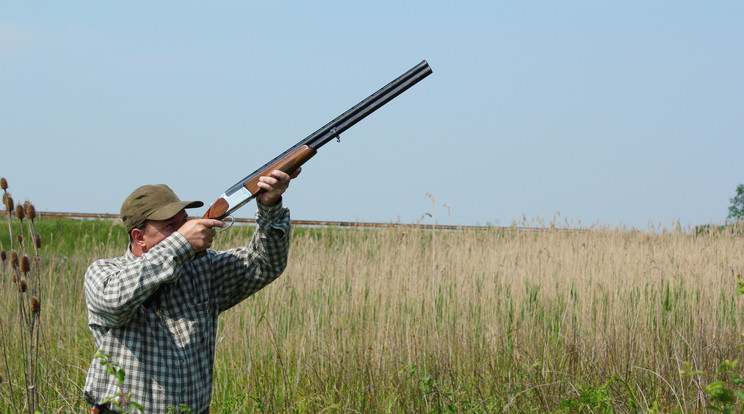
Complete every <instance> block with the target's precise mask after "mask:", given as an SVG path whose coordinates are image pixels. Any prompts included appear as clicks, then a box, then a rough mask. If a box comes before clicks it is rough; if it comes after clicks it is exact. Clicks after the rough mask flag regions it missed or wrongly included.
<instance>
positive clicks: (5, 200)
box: [3, 193, 15, 211]
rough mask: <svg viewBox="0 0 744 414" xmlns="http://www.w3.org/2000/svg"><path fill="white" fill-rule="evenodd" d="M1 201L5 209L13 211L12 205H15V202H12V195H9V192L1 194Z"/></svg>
mask: <svg viewBox="0 0 744 414" xmlns="http://www.w3.org/2000/svg"><path fill="white" fill-rule="evenodd" d="M3 203H4V204H5V209H6V210H8V211H13V207H15V204H14V203H13V197H11V196H10V194H9V193H4V194H3Z"/></svg>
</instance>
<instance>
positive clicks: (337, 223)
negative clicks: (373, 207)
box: [37, 211, 548, 231]
mask: <svg viewBox="0 0 744 414" xmlns="http://www.w3.org/2000/svg"><path fill="white" fill-rule="evenodd" d="M37 214H38V216H39V218H44V217H57V218H69V219H99V220H120V219H121V217H120V216H119V215H118V214H105V213H61V212H53V211H46V212H37ZM234 220H235V223H240V224H256V220H255V219H247V218H235V219H234ZM292 224H293V225H296V226H306V227H351V228H415V229H427V230H431V229H435V230H466V229H468V230H471V229H472V230H494V229H509V228H511V227H498V226H461V225H447V224H437V223H434V224H403V223H366V222H358V221H313V220H292ZM519 229H520V230H533V231H539V230H548V229H541V228H519Z"/></svg>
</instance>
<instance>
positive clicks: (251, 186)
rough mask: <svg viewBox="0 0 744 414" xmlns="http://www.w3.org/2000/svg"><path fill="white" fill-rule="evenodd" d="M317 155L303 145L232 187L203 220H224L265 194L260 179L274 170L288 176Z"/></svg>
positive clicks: (213, 205)
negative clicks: (260, 185) (259, 182)
mask: <svg viewBox="0 0 744 414" xmlns="http://www.w3.org/2000/svg"><path fill="white" fill-rule="evenodd" d="M316 153H317V151H315V149H313V148H310V146H309V145H302V146H300V147H299V148H296V149H295V150H294V151H292V152H290V153H289V154H287V155H285V156H284V157H283V158H281V159H280V160H278V161H276V162H275V163H273V164H271V165H268V166H266V167H265V168H264V169H262V170H260V171H256V172H254V173H253V174H251V175H249V176H248V177H246V178H245V179H243V180H242V181H241V182H240V183H238V184H236V185H234V186H232V187H231V188H230V190H228V191H226V192H225V193H223V194H222V196H220V198H218V199H217V201H215V202H214V204H212V206H211V207H209V210H207V212H206V213H204V217H203V218H211V219H217V220H222V219H223V218H225V217H227V216H229V215H230V214H231V213H232V212H233V211H235V210H237V209H239V208H240V207H242V206H243V205H244V204H245V203H247V202H249V201H251V200H252V199H254V198H256V197H258V196H259V195H260V194H261V193H263V192H264V190H263V189H262V188H260V187H259V186H258V179H259V178H260V177H263V176H268V175H270V174H271V172H272V171H274V170H281V171H284V172H285V173H287V174H292V173H293V172H294V171H295V170H296V169H297V168H298V167H300V166H302V164H304V163H305V162H307V160H309V159H310V158H312V157H313V155H315V154H316ZM231 191H232V192H231Z"/></svg>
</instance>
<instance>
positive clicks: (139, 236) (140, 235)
mask: <svg viewBox="0 0 744 414" xmlns="http://www.w3.org/2000/svg"><path fill="white" fill-rule="evenodd" d="M131 234H132V243H134V244H136V245H137V246H139V247H140V248H143V247H145V230H144V229H137V228H134V229H132V233H131Z"/></svg>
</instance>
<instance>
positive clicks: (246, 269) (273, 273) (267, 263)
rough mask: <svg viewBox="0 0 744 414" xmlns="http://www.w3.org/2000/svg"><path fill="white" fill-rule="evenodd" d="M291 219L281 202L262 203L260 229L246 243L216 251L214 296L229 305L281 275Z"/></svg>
mask: <svg viewBox="0 0 744 414" xmlns="http://www.w3.org/2000/svg"><path fill="white" fill-rule="evenodd" d="M290 232H291V220H290V216H289V209H287V208H285V207H282V204H281V202H278V203H276V204H275V205H273V206H270V207H268V206H264V205H262V204H261V203H258V211H257V212H256V230H255V231H254V233H253V236H252V237H251V239H250V241H249V242H248V244H247V245H246V246H243V247H238V248H234V249H230V250H226V251H223V252H213V255H212V266H213V270H214V273H213V277H214V279H213V280H212V286H213V297H214V299H215V300H216V301H217V302H218V307H219V309H220V311H224V310H226V309H229V308H231V307H233V306H235V305H237V304H238V303H240V302H241V301H243V300H244V299H246V298H247V297H249V296H251V295H252V294H254V293H255V292H257V291H259V290H261V289H262V288H263V287H264V286H266V285H268V284H269V283H271V282H272V281H274V280H275V279H276V278H278V277H279V276H280V275H281V274H282V272H283V271H284V269H285V268H286V266H287V258H288V255H289V241H290Z"/></svg>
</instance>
